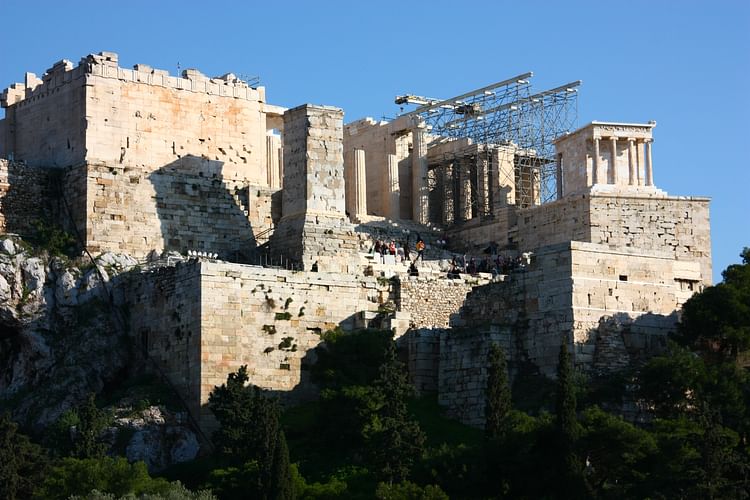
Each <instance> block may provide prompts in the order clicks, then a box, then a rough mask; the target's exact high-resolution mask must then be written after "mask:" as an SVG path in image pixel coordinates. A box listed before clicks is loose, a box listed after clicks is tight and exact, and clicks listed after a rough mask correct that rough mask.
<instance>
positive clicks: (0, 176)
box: [0, 159, 50, 236]
mask: <svg viewBox="0 0 750 500" xmlns="http://www.w3.org/2000/svg"><path fill="white" fill-rule="evenodd" d="M48 183H49V178H48V175H47V171H46V170H45V169H41V168H35V167H30V166H27V165H24V164H22V163H15V162H9V161H7V160H2V159H0V233H17V234H20V235H22V236H26V235H29V234H31V233H33V230H34V225H35V224H36V223H37V222H45V223H47V224H49V223H50V221H49V220H48V219H49V217H50V206H49V203H48V201H49V192H48Z"/></svg>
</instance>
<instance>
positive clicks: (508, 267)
mask: <svg viewBox="0 0 750 500" xmlns="http://www.w3.org/2000/svg"><path fill="white" fill-rule="evenodd" d="M523 266H524V259H523V257H522V256H520V255H519V256H518V257H516V258H511V257H505V256H503V255H496V256H494V257H490V256H486V257H484V258H483V259H482V258H480V259H477V258H475V257H470V258H469V259H467V258H466V255H459V256H457V257H453V259H452V260H451V268H450V270H449V271H448V278H458V275H459V274H460V273H465V274H477V273H490V274H492V275H493V276H497V275H498V274H509V273H510V272H511V271H513V270H514V269H517V268H520V267H523Z"/></svg>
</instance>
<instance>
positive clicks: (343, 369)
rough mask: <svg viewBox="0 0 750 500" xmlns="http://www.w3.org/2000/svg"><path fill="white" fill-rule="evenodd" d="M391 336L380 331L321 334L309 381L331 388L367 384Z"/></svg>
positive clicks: (376, 372) (339, 330)
mask: <svg viewBox="0 0 750 500" xmlns="http://www.w3.org/2000/svg"><path fill="white" fill-rule="evenodd" d="M391 337H392V333H390V332H387V331H383V330H360V331H357V332H352V333H345V332H343V331H342V330H341V329H340V328H336V329H335V330H329V331H327V332H325V333H324V334H323V335H322V336H321V339H322V340H323V344H322V345H321V346H320V347H318V348H317V349H316V353H317V356H318V361H317V363H315V365H313V367H312V376H313V380H314V381H315V382H317V383H319V384H321V385H323V386H324V387H328V388H334V389H337V388H341V387H344V386H349V385H369V384H371V383H372V382H373V381H374V380H375V378H376V377H377V376H378V370H379V367H380V365H381V364H382V363H383V359H384V357H383V356H384V353H385V349H386V346H387V345H388V343H389V342H390V341H391Z"/></svg>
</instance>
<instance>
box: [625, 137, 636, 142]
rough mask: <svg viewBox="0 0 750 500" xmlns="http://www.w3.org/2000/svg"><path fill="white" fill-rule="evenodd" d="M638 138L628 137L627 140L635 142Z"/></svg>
mask: <svg viewBox="0 0 750 500" xmlns="http://www.w3.org/2000/svg"><path fill="white" fill-rule="evenodd" d="M636 140H637V139H636V138H635V137H628V138H627V141H628V142H635V141H636Z"/></svg>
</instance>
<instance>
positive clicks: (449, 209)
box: [440, 163, 456, 226]
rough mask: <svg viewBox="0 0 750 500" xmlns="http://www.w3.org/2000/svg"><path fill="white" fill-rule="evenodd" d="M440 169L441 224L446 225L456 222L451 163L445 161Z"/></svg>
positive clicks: (454, 184)
mask: <svg viewBox="0 0 750 500" xmlns="http://www.w3.org/2000/svg"><path fill="white" fill-rule="evenodd" d="M440 170H441V171H442V173H443V225H445V226H447V225H450V224H453V223H455V222H456V208H455V203H454V201H455V186H456V183H455V181H454V180H453V173H454V171H453V163H446V164H445V165H443V166H442V168H441V169H440Z"/></svg>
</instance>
